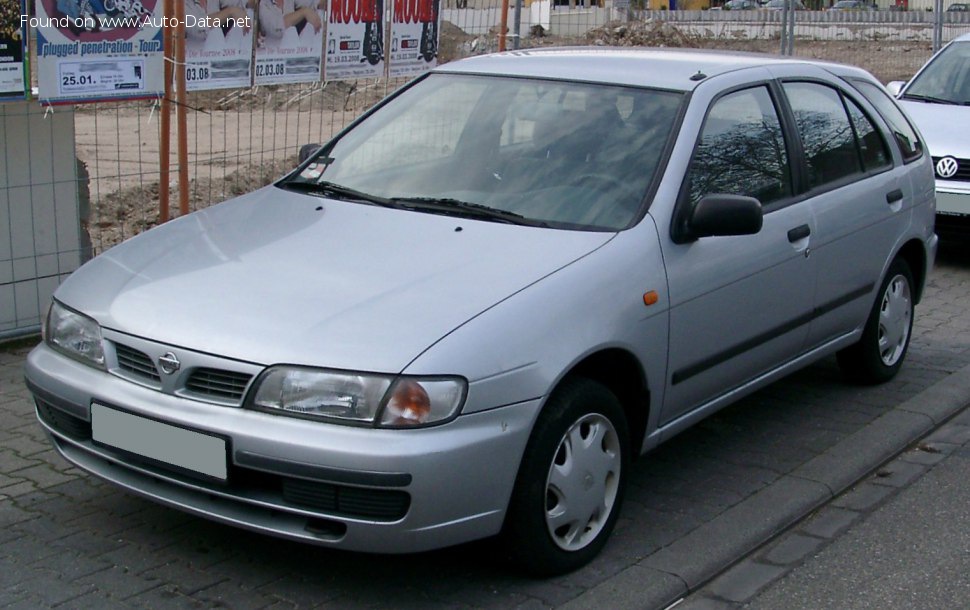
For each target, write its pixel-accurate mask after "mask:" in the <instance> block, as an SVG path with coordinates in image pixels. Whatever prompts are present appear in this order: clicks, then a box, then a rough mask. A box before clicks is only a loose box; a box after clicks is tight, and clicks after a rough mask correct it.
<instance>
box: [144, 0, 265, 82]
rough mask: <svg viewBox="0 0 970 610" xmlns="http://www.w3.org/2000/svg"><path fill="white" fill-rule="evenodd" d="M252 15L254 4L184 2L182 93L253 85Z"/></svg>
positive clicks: (251, 0)
mask: <svg viewBox="0 0 970 610" xmlns="http://www.w3.org/2000/svg"><path fill="white" fill-rule="evenodd" d="M159 1H161V0H159ZM255 13H256V0H185V89H186V91H200V90H203V89H226V88H229V87H249V86H250V85H251V84H252V83H253V74H252V67H253V35H254V33H255V30H254V27H255V25H256V18H255Z"/></svg>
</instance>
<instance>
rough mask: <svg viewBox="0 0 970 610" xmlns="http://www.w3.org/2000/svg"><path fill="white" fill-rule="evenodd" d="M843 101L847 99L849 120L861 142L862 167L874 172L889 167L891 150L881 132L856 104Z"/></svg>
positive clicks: (850, 101) (848, 100)
mask: <svg viewBox="0 0 970 610" xmlns="http://www.w3.org/2000/svg"><path fill="white" fill-rule="evenodd" d="M843 99H845V105H846V107H847V108H848V109H849V118H851V119H852V127H853V128H854V129H855V135H856V138H857V139H858V140H859V153H860V155H861V157H862V167H864V168H865V170H866V171H873V170H875V169H879V168H882V167H886V166H888V165H889V150H888V149H887V148H886V141H885V140H884V139H883V137H882V135H881V134H880V133H879V130H877V129H876V128H875V127H874V126H873V125H872V122H871V121H869V118H868V117H867V116H866V115H865V114H863V112H862V110H861V109H860V108H859V107H858V106H856V105H855V102H853V101H852V100H850V99H848V98H843Z"/></svg>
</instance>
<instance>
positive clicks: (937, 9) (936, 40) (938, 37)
mask: <svg viewBox="0 0 970 610" xmlns="http://www.w3.org/2000/svg"><path fill="white" fill-rule="evenodd" d="M943 19H944V17H943V0H936V1H935V2H934V3H933V52H934V53H936V52H937V51H939V50H940V48H941V47H942V46H943Z"/></svg>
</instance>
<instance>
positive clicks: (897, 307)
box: [838, 258, 914, 383]
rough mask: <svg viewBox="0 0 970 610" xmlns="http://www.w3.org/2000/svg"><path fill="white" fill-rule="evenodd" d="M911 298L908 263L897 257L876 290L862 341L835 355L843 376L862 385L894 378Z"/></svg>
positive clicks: (907, 331)
mask: <svg viewBox="0 0 970 610" xmlns="http://www.w3.org/2000/svg"><path fill="white" fill-rule="evenodd" d="M913 295H914V290H913V274H912V271H910V268H909V264H908V263H907V262H906V261H905V260H903V259H901V258H897V259H896V260H894V261H893V263H892V264H891V265H890V266H889V272H888V273H886V279H884V280H883V282H882V286H881V287H880V288H879V292H878V293H877V296H876V302H875V304H874V305H873V307H872V311H870V312H869V319H868V320H867V321H866V326H865V329H864V330H863V332H862V338H861V339H860V340H859V342H858V343H856V344H855V345H852V346H850V347H847V348H846V349H844V350H842V351H840V352H839V354H838V360H839V366H840V367H841V368H842V370H843V371H844V372H845V373H846V374H847V375H849V376H850V377H852V378H853V379H855V380H857V381H859V382H862V383H882V382H884V381H889V380H890V379H892V378H893V377H895V376H896V373H897V372H899V369H900V367H902V365H903V360H904V359H905V357H906V351H907V349H908V348H909V339H910V335H911V334H912V330H913V312H914V302H913Z"/></svg>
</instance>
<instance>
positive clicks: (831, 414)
mask: <svg viewBox="0 0 970 610" xmlns="http://www.w3.org/2000/svg"><path fill="white" fill-rule="evenodd" d="M968 302H970V254H967V253H961V252H958V253H945V254H944V255H943V256H942V257H941V259H940V261H939V265H938V269H937V271H936V273H935V274H934V275H933V276H932V277H931V280H930V284H929V287H928V290H927V293H926V296H925V299H924V301H923V303H922V304H921V305H920V306H919V308H918V310H917V317H916V323H915V327H914V336H913V341H912V345H911V348H910V353H909V356H908V359H907V362H906V365H905V366H904V367H903V370H902V371H901V373H900V375H899V376H898V377H897V378H896V379H895V380H893V381H892V382H890V383H888V384H885V385H882V386H877V387H859V386H854V385H851V384H847V383H846V382H845V381H844V380H843V379H842V377H841V375H840V374H839V372H838V369H837V367H836V365H835V362H834V359H827V360H825V361H822V362H820V363H818V364H816V365H815V366H813V367H810V368H809V369H806V370H805V371H802V372H799V373H797V374H795V375H792V376H791V377H789V378H787V379H785V380H782V381H781V382H779V383H777V384H774V385H773V386H771V387H769V388H766V389H765V390H763V391H761V392H759V393H757V394H755V395H753V396H751V397H749V398H748V399H745V400H744V401H742V402H740V403H737V404H736V405H733V406H731V407H729V408H727V409H725V410H724V411H722V412H721V413H719V414H717V415H716V416H714V417H712V418H709V419H708V420H706V421H704V422H702V423H701V424H699V425H698V426H696V427H694V428H693V429H691V430H689V431H688V432H685V433H684V434H682V435H681V436H679V437H677V438H675V439H673V440H672V441H670V442H669V443H667V444H665V445H664V446H663V447H661V448H660V449H658V450H657V451H655V452H654V453H652V454H650V455H649V456H647V457H646V458H644V459H642V460H640V461H639V462H638V463H637V464H635V465H634V468H633V470H632V473H631V479H630V483H631V487H630V490H629V493H628V495H627V502H626V504H625V506H624V508H623V512H622V514H621V518H620V521H619V523H618V526H617V530H616V532H615V533H614V537H613V539H612V540H611V542H610V544H609V545H608V546H607V548H606V549H605V551H604V553H603V554H602V556H601V557H600V558H599V559H598V560H597V561H595V562H594V563H593V564H591V565H590V566H588V567H586V568H584V569H582V570H579V571H577V572H575V573H573V574H569V575H567V576H563V577H560V578H555V579H550V580H539V581H537V580H530V579H527V578H524V577H521V576H519V575H517V574H514V573H512V572H510V571H509V570H508V569H507V568H506V567H505V566H503V565H502V563H501V562H500V561H499V560H497V559H496V558H495V557H494V556H493V554H492V553H491V547H490V545H489V544H488V543H474V544H468V545H463V546H460V547H455V548H452V549H446V550H442V551H437V552H432V553H425V554H421V555H410V556H377V555H362V554H351V553H344V552H338V551H333V550H328V549H321V548H315V547H310V546H304V545H299V544H294V543H290V542H283V541H279V540H275V539H272V538H268V537H265V536H261V535H257V534H252V533H249V532H246V531H242V530H238V529H234V528H230V527H227V526H222V525H219V524H215V523H212V522H209V521H206V520H203V519H199V518H196V517H192V516H189V515H186V514H183V513H181V512H178V511H175V510H171V509H168V508H165V507H162V506H159V505H156V504H154V503H151V502H148V501H146V500H142V499H140V498H138V497H136V496H133V495H130V494H127V493H124V492H121V491H119V490H118V489H116V488H114V487H112V486H110V485H108V484H105V483H102V482H100V481H98V480H97V479H94V478H92V477H89V476H87V475H85V474H84V473H82V472H80V471H78V470H77V469H75V468H72V467H71V466H70V465H69V464H67V463H66V462H65V461H63V460H62V459H61V458H60V457H58V456H57V455H56V454H55V453H54V452H53V451H52V450H51V448H50V445H49V444H48V442H47V440H46V439H45V438H44V434H43V432H42V430H41V428H40V426H39V425H38V424H37V422H36V421H35V419H34V414H33V407H32V405H31V403H30V400H29V396H28V393H27V391H26V388H25V387H24V386H23V382H22V366H23V359H24V357H25V356H26V353H27V351H28V348H27V347H20V348H15V349H6V350H0V606H10V607H14V608H17V607H21V608H37V607H51V606H63V607H68V608H84V607H91V608H99V609H101V608H115V607H117V608H128V607H150V608H165V607H175V608H187V607H189V608H191V607H228V608H267V607H269V608H292V607H328V606H333V607H341V608H346V607H368V608H395V609H397V608H402V607H405V608H406V607H410V606H417V607H432V608H434V607H449V608H453V607H466V608H477V607H483V608H488V607H501V608H513V607H515V608H518V607H525V608H544V607H560V606H565V607H569V608H584V607H597V608H600V607H610V608H613V607H637V608H663V607H665V606H667V605H668V604H669V603H671V602H673V601H675V600H677V599H679V598H680V597H683V596H684V595H687V594H688V593H689V592H691V591H694V590H697V589H699V588H701V587H703V586H704V585H705V584H706V583H708V581H709V580H710V579H711V578H712V577H714V576H716V575H717V574H718V573H720V572H722V571H723V570H724V569H725V568H726V567H728V566H731V565H732V564H733V563H735V562H736V561H738V560H739V559H742V558H744V557H746V556H747V555H748V554H749V553H751V552H752V551H754V550H756V549H759V548H761V547H762V545H763V544H765V543H766V542H767V541H769V540H771V539H772V538H773V537H774V536H776V535H777V534H779V533H781V532H785V531H786V530H788V529H789V528H790V527H792V526H793V524H797V523H798V522H799V521H800V520H801V519H802V518H803V517H805V516H806V515H809V514H811V513H813V511H819V515H821V516H816V517H815V518H816V520H819V519H821V521H820V523H821V525H820V526H819V527H820V528H822V529H820V530H818V532H821V533H824V534H829V538H825V540H828V539H834V537H835V535H836V534H837V532H839V531H841V530H842V529H844V526H845V525H846V523H844V521H845V520H846V519H847V515H846V511H847V512H852V513H854V512H856V511H852V510H847V509H836V507H832V506H831V505H830V503H831V502H832V501H833V499H834V498H837V497H839V496H840V494H841V493H842V492H843V491H844V490H845V489H846V488H847V487H849V486H851V485H853V484H855V483H856V482H857V481H858V480H859V479H860V478H862V477H864V476H865V475H867V473H869V472H870V471H871V470H872V469H873V468H876V467H877V466H878V465H879V464H882V463H883V462H884V461H885V460H887V459H890V458H892V457H893V456H894V455H895V454H896V453H898V452H900V451H903V450H904V449H905V448H906V447H907V446H908V445H909V444H910V443H912V442H913V441H914V440H916V439H918V438H919V437H921V436H923V435H925V434H926V433H928V432H930V431H931V430H932V429H934V428H935V427H937V426H938V425H939V424H940V423H942V422H943V421H944V419H945V418H947V417H949V416H951V415H952V414H953V413H955V412H956V411H957V410H959V408H960V407H962V406H963V405H965V404H967V402H970V310H968V308H967V307H966V303H968ZM893 476H896V475H893ZM901 476H902V475H898V476H897V479H898V478H900V477H901ZM883 479H884V480H897V479H893V478H892V476H887V477H884V478H883ZM836 501H838V500H836ZM839 511H842V512H839ZM823 513H824V514H823ZM848 516H852V515H848ZM852 518H853V519H856V518H858V517H852ZM823 526H824V527H823ZM818 532H817V533H818ZM796 546H797V545H796ZM776 568H778V570H782V571H776V570H775V569H776ZM757 572H758V573H757V576H758V578H756V579H755V580H756V581H757V583H760V584H759V585H758V586H756V587H754V589H753V591H752V592H753V593H756V592H757V591H759V590H761V589H762V588H763V587H764V586H765V585H768V584H769V583H771V582H773V581H775V580H777V578H780V577H781V576H782V575H783V568H780V567H779V566H777V565H769V566H768V569H763V568H761V567H760V566H759V568H758V570H757ZM764 572H771V573H772V577H771V578H765V577H764ZM749 577H750V575H749ZM757 583H756V584H757Z"/></svg>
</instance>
